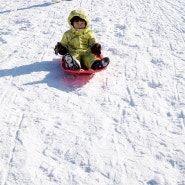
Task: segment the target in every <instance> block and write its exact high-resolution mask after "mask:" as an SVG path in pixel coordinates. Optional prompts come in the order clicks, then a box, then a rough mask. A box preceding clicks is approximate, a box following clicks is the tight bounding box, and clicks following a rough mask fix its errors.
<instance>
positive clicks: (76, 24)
mask: <svg viewBox="0 0 185 185" xmlns="http://www.w3.org/2000/svg"><path fill="white" fill-rule="evenodd" d="M85 26H86V22H85V21H84V20H78V21H74V22H73V27H74V28H75V29H84V28H85Z"/></svg>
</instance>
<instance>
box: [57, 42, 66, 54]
mask: <svg viewBox="0 0 185 185" xmlns="http://www.w3.org/2000/svg"><path fill="white" fill-rule="evenodd" d="M54 51H55V54H56V55H58V54H61V55H65V54H66V53H67V52H68V51H67V48H66V47H64V46H62V44H61V43H60V42H57V44H56V45H55V48H54Z"/></svg>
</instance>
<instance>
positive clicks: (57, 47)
mask: <svg viewBox="0 0 185 185" xmlns="http://www.w3.org/2000/svg"><path fill="white" fill-rule="evenodd" d="M60 47H61V44H60V43H59V42H57V44H56V45H55V48H54V52H55V54H56V55H58V53H59V49H60Z"/></svg>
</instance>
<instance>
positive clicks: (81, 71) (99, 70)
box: [61, 55, 107, 74]
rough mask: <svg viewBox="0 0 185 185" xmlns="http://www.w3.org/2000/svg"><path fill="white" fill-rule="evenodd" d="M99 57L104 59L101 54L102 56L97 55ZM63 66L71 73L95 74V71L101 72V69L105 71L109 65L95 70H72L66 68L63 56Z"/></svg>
mask: <svg viewBox="0 0 185 185" xmlns="http://www.w3.org/2000/svg"><path fill="white" fill-rule="evenodd" d="M97 58H98V59H102V58H103V56H102V55H100V56H97ZM61 66H62V68H63V70H64V71H66V72H68V73H71V74H94V73H97V72H101V71H104V70H106V69H107V67H104V68H102V69H97V70H93V69H80V70H70V69H67V68H66V65H65V62H64V59H63V57H62V61H61Z"/></svg>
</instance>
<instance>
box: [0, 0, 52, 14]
mask: <svg viewBox="0 0 185 185" xmlns="http://www.w3.org/2000/svg"><path fill="white" fill-rule="evenodd" d="M53 4H56V3H52V2H48V3H42V4H38V5H32V6H28V7H24V8H18V9H17V11H19V10H28V9H32V8H42V7H43V8H44V7H46V6H50V5H53ZM12 11H14V10H5V11H2V12H0V14H4V13H10V12H12Z"/></svg>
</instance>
